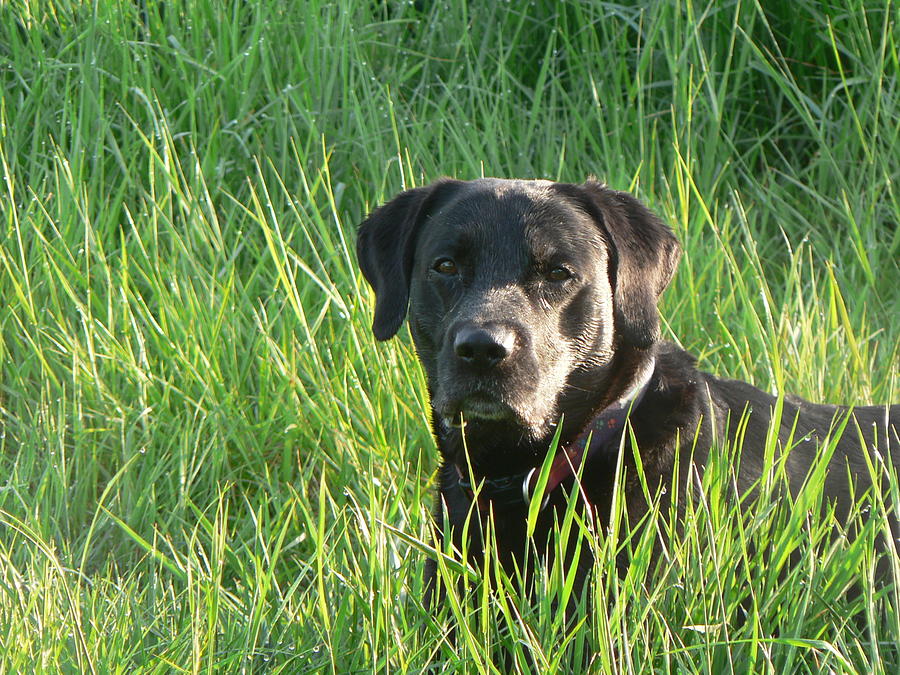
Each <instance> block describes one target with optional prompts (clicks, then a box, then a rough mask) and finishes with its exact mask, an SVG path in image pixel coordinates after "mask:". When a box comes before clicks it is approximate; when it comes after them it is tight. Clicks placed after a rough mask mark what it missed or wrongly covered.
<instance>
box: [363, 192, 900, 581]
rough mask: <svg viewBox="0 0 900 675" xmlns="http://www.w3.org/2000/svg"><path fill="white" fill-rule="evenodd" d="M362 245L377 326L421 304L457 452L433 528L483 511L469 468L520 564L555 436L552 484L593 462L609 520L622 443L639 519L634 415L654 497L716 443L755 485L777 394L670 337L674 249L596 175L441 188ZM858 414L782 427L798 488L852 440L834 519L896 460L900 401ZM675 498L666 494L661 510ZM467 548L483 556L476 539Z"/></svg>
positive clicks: (438, 412) (834, 488) (378, 221)
mask: <svg viewBox="0 0 900 675" xmlns="http://www.w3.org/2000/svg"><path fill="white" fill-rule="evenodd" d="M357 251H358V256H359V262H360V266H361V268H362V271H363V274H364V275H365V277H366V279H367V280H368V281H369V283H370V284H371V285H372V287H373V288H374V290H375V294H376V307H375V320H374V324H373V331H374V333H375V336H376V337H377V338H378V339H380V340H385V339H388V338H390V337H392V336H393V335H394V334H395V333H396V332H397V330H398V329H399V327H400V325H401V323H402V321H403V319H404V317H405V316H406V313H407V305H408V306H409V322H410V330H411V332H412V336H413V340H414V342H415V345H416V350H417V353H418V356H419V358H420V360H421V361H422V364H423V366H424V368H425V372H426V375H427V378H428V387H429V394H430V397H431V405H432V411H433V415H432V419H433V431H434V435H435V437H436V439H437V443H438V447H439V449H440V452H441V455H442V457H443V466H442V468H441V471H440V492H439V495H438V498H437V511H438V513H437V523H438V524H440V523H441V522H442V521H443V516H444V513H446V516H447V519H448V521H449V523H450V525H451V527H452V528H453V531H454V532H455V533H456V534H455V535H454V536H459V533H460V532H462V531H463V523H464V521H465V519H466V517H467V514H468V513H469V512H470V510H471V507H472V499H473V492H472V490H471V489H470V488H469V485H470V482H471V478H474V479H475V481H476V482H478V481H482V480H483V481H484V486H485V487H483V488H482V492H481V493H480V495H481V497H480V507H481V508H482V511H483V512H484V513H486V512H487V510H488V508H490V509H491V510H493V512H494V520H495V532H496V535H497V545H498V547H499V551H498V553H499V554H500V557H501V560H503V561H504V562H512V561H516V562H517V563H521V562H522V560H521V557H522V555H523V554H524V552H525V550H526V535H525V527H526V513H527V510H528V499H529V496H530V495H529V492H530V491H531V489H532V488H533V486H534V482H535V481H534V473H533V472H531V471H530V470H531V469H534V468H535V467H538V466H540V465H541V463H542V461H543V459H544V457H545V455H546V453H547V450H548V447H550V445H551V442H552V439H553V437H554V435H555V434H556V433H557V432H558V433H559V448H560V449H561V450H560V455H559V457H561V458H562V460H561V461H557V462H555V463H554V471H555V470H556V468H558V467H559V466H562V467H563V468H561V469H560V474H561V476H562V477H561V478H560V479H559V480H558V482H557V483H558V484H563V483H565V484H567V485H570V484H571V482H569V483H566V480H569V479H571V477H572V473H574V472H576V471H577V470H578V467H579V464H580V463H581V462H582V461H583V462H584V466H583V469H582V471H583V472H582V477H581V489H582V496H583V497H584V502H585V503H587V504H589V505H591V506H592V508H593V509H594V516H595V517H596V518H597V519H599V520H600V521H601V524H602V521H603V519H604V518H606V517H607V514H608V513H609V509H610V504H611V499H612V494H613V491H614V479H615V476H616V467H617V462H618V461H619V460H620V457H619V449H620V447H622V448H624V451H623V454H622V455H621V463H622V465H623V474H622V475H623V476H624V480H625V486H624V495H625V502H626V503H625V508H626V512H627V514H628V517H629V519H630V520H632V521H635V520H636V519H638V518H640V516H641V515H642V514H643V513H645V512H646V510H647V508H648V504H647V501H646V498H645V496H644V494H645V492H644V490H643V488H642V486H641V485H640V484H639V482H638V478H637V475H638V472H637V470H636V466H635V456H634V452H633V448H632V444H631V442H630V437H629V439H627V441H628V442H626V443H624V445H623V444H622V443H621V437H622V427H623V423H624V416H625V415H626V414H629V418H628V419H629V422H630V425H631V429H632V430H633V434H634V441H635V442H636V444H637V448H638V449H639V456H640V461H641V465H642V471H643V475H644V476H645V478H646V484H647V485H648V486H649V487H650V490H651V493H652V492H655V490H656V489H657V488H659V487H660V486H668V485H669V484H670V482H671V477H672V476H673V474H674V472H675V471H676V470H677V475H678V476H679V478H680V481H681V483H682V485H684V484H685V481H687V480H690V479H691V476H695V477H696V475H697V472H696V471H695V470H694V467H700V468H702V467H703V466H705V464H706V461H707V457H708V454H709V451H710V449H711V448H712V447H714V446H715V445H723V444H726V443H735V442H737V443H740V446H741V448H740V461H739V466H738V467H736V470H735V474H736V478H737V480H736V483H737V485H736V487H737V492H738V494H744V493H746V492H747V491H749V490H751V489H752V488H753V486H754V485H755V484H757V482H758V481H759V479H760V477H761V473H762V472H763V468H764V448H765V446H766V437H767V434H769V433H770V431H769V428H770V425H771V419H772V415H773V411H775V410H776V404H777V399H776V397H774V396H771V395H769V394H767V393H765V392H763V391H761V390H759V389H756V388H755V387H752V386H751V385H749V384H746V383H744V382H739V381H735V380H724V379H720V378H717V377H715V376H712V375H709V374H707V373H703V372H700V371H698V370H697V369H696V367H695V365H694V359H693V357H691V356H690V355H689V354H687V353H686V352H684V351H683V350H681V349H680V348H678V347H676V346H675V345H672V344H670V343H665V342H660V341H659V322H658V316H657V309H656V305H657V299H658V297H659V294H660V293H661V292H662V291H663V290H664V288H665V287H666V285H667V284H668V283H669V281H670V279H671V277H672V275H673V273H674V270H675V266H676V264H677V261H678V257H679V255H680V253H679V247H678V243H677V241H676V240H675V238H674V236H673V235H672V233H671V230H670V229H669V228H668V227H666V226H665V225H663V223H661V222H660V221H659V220H658V219H657V218H656V217H655V216H654V215H653V214H652V213H650V212H649V211H648V210H647V209H646V208H645V207H644V206H643V205H642V204H640V203H639V202H638V201H637V200H635V199H634V198H633V197H631V196H630V195H628V194H626V193H621V192H615V191H612V190H609V189H608V188H606V187H604V186H603V185H601V184H599V183H595V182H587V183H585V184H584V185H571V184H563V183H550V182H546V181H512V180H499V179H482V180H477V181H472V182H460V181H451V180H444V181H439V182H437V183H434V184H432V185H430V186H428V187H424V188H417V189H414V190H408V191H406V192H404V193H402V194H400V195H399V196H398V197H396V198H395V199H394V200H393V201H391V202H389V203H387V204H386V205H384V206H382V207H381V208H379V209H377V210H375V211H374V212H373V213H372V214H371V215H370V216H369V218H368V219H367V220H366V221H365V222H364V223H363V224H362V226H361V229H360V231H359V238H358V242H357ZM629 410H630V413H629ZM610 411H612V412H610ZM847 415H848V409H846V408H839V407H837V406H829V405H816V404H812V403H809V402H806V401H802V400H800V399H797V398H794V397H785V399H784V402H783V409H782V411H781V420H780V426H779V428H778V437H779V447H780V451H781V452H786V451H789V454H788V455H787V457H786V458H785V460H784V461H785V467H786V473H787V475H788V477H789V481H790V483H791V488H792V489H799V487H800V485H801V484H802V482H803V481H804V479H805V478H806V476H807V473H808V470H809V468H810V466H812V465H813V463H814V460H815V458H816V456H817V455H818V453H819V452H820V451H821V447H822V442H823V441H824V440H825V439H826V438H827V437H829V436H834V437H837V438H838V440H837V442H836V443H835V444H834V453H833V455H832V457H831V460H830V463H829V465H828V469H829V470H828V472H827V474H826V477H825V479H824V480H825V486H824V492H825V494H826V495H827V496H828V498H829V499H830V500H833V501H835V502H836V503H837V513H838V515H839V516H841V515H844V514H846V513H847V511H848V510H849V507H850V503H849V502H850V498H849V494H850V487H851V486H854V488H855V491H856V494H860V493H861V492H862V491H864V490H865V489H866V487H867V486H869V485H870V484H871V478H870V476H871V471H870V469H869V464H868V463H867V457H868V461H871V462H874V463H875V464H876V465H879V462H881V460H884V461H885V462H887V465H891V464H892V465H893V466H900V439H898V433H900V405H895V406H871V407H856V408H854V409H853V410H852V412H850V413H849V415H850V417H849V418H848V417H847ZM843 422H846V425H845V426H843V424H842V423H843ZM558 424H561V425H562V429H557V425H558ZM463 425H464V429H465V431H464V433H465V439H463ZM601 427H602V428H603V429H606V428H607V427H609V429H612V431H610V432H609V433H606V432H603V433H599V431H598V430H600V428H601ZM588 430H592V434H591V440H590V442H588V440H587V439H586V435H587V431H588ZM464 441H465V442H464ZM875 450H877V452H873V451H875ZM564 453H565V456H564ZM879 458H881V459H879ZM566 463H570V464H572V466H571V467H570V468H569V470H568V472H567V471H566V468H565V466H563V465H564V464H566ZM880 466H881V467H882V468H883V466H884V464H881V465H880ZM510 484H511V485H512V490H510V489H509V485H510ZM555 487H556V485H554V484H553V482H551V485H550V490H549V494H547V495H546V497H547V499H548V504H547V505H546V507H545V508H543V510H542V511H541V515H540V517H539V519H538V523H537V528H536V531H535V534H534V536H535V539H536V540H538V541H540V540H541V539H542V538H545V537H546V536H547V535H548V533H549V532H550V531H551V530H552V527H553V522H554V518H555V517H556V516H555V512H556V507H557V506H559V505H560V504H563V503H565V498H564V493H565V492H567V490H563V489H553V488H555ZM662 492H665V491H662ZM671 493H672V491H668V493H667V494H661V495H660V497H659V498H660V499H662V500H663V502H664V503H663V504H662V512H668V504H666V503H665V502H666V501H667V500H668V499H669V498H670V496H671ZM518 495H522V496H521V498H519V497H518ZM445 509H446V511H445ZM892 526H894V527H896V523H892ZM469 531H470V532H472V533H473V534H471V535H470V536H472V537H477V536H478V534H477V528H470V529H469ZM898 534H900V532H898V531H895V534H894V536H895V538H896V536H897V535H898ZM468 544H469V545H468V549H469V550H470V551H475V552H476V555H477V552H478V551H480V542H478V541H477V540H475V539H473V540H472V541H470V542H469V543H468ZM427 569H429V570H430V571H429V573H428V574H429V576H431V575H433V572H434V569H433V566H431V567H429V568H427Z"/></svg>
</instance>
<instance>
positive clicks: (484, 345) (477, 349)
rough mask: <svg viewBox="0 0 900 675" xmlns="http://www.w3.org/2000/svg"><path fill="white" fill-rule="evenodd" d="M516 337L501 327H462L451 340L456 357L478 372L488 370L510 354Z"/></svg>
mask: <svg viewBox="0 0 900 675" xmlns="http://www.w3.org/2000/svg"><path fill="white" fill-rule="evenodd" d="M515 345H516V336H515V334H514V333H513V332H512V331H511V330H509V329H508V328H503V327H502V326H476V325H467V326H463V327H462V328H460V329H459V331H458V332H457V333H456V337H455V338H454V340H453V351H454V352H455V353H456V356H457V357H458V358H459V359H460V360H461V361H463V362H464V363H466V364H467V365H470V366H472V367H473V368H476V369H478V370H488V369H489V368H493V367H494V366H496V365H497V364H498V363H500V362H501V361H503V360H504V359H506V358H507V357H509V355H510V354H512V352H513V349H514V348H515Z"/></svg>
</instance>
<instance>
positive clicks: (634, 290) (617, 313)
mask: <svg viewBox="0 0 900 675" xmlns="http://www.w3.org/2000/svg"><path fill="white" fill-rule="evenodd" d="M575 187H576V188H577V189H579V191H580V192H582V194H583V195H584V198H585V199H584V200H583V203H584V205H585V206H586V207H587V210H588V213H589V214H590V215H591V216H592V217H593V218H594V220H596V221H597V223H598V224H599V225H600V227H601V228H602V229H603V231H604V232H605V233H606V234H607V236H608V239H609V241H610V243H611V245H612V248H613V250H612V255H611V258H612V260H611V263H612V266H613V269H614V277H613V279H612V281H613V288H614V296H613V305H614V307H613V316H614V319H615V321H616V333H617V335H619V336H620V338H621V339H624V340H626V341H627V342H629V343H631V344H633V345H635V346H637V347H639V348H642V349H647V348H649V347H650V346H651V345H652V344H653V343H654V342H656V340H657V339H658V338H659V315H658V313H657V310H656V303H657V301H658V300H659V296H660V294H661V293H662V292H663V291H664V290H665V288H666V286H668V285H669V282H670V281H671V280H672V275H673V274H674V273H675V267H676V266H677V265H678V259H679V258H680V257H681V247H680V246H679V245H678V240H677V239H675V235H674V234H672V230H671V229H670V228H669V226H668V225H665V224H664V223H663V222H662V221H661V220H660V219H659V218H658V217H656V215H654V214H653V213H652V212H651V211H650V210H649V209H648V208H647V207H646V206H644V205H643V204H641V203H640V202H639V201H638V200H637V199H635V198H634V197H632V196H631V195H630V194H628V193H627V192H617V191H615V190H610V189H609V188H608V187H606V186H605V185H603V184H602V183H598V182H597V181H592V180H589V181H587V182H585V183H584V184H583V185H580V186H575Z"/></svg>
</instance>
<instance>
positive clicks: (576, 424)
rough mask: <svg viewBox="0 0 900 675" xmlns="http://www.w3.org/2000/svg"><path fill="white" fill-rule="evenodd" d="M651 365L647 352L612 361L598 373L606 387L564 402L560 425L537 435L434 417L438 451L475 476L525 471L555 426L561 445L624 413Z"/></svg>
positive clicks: (636, 399) (536, 462) (538, 459)
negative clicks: (621, 362)
mask: <svg viewBox="0 0 900 675" xmlns="http://www.w3.org/2000/svg"><path fill="white" fill-rule="evenodd" d="M631 363H634V362H633V361H632V362H631ZM655 367H656V359H655V358H654V356H653V355H652V354H650V355H648V357H645V358H644V359H641V360H640V361H639V365H638V367H637V368H633V367H632V368H629V369H627V370H625V369H624V368H621V367H620V368H615V367H614V368H613V369H611V371H610V372H609V373H608V374H607V376H606V377H603V378H600V379H601V381H603V383H604V386H603V388H602V390H601V391H603V392H605V393H594V394H593V395H592V396H590V398H586V400H585V401H584V403H583V404H582V405H580V406H577V405H576V406H573V405H567V406H565V409H566V410H568V411H569V412H567V413H566V416H565V417H564V418H563V419H561V420H560V424H562V425H563V428H562V429H561V430H558V429H557V428H556V425H553V427H552V428H550V429H549V430H548V433H546V434H545V435H544V436H543V437H541V438H529V437H527V436H526V435H525V433H524V432H523V433H521V434H520V435H519V436H518V437H516V436H515V434H511V433H510V432H509V429H508V428H500V427H499V426H498V427H497V428H494V426H493V425H491V424H476V423H470V424H469V425H468V426H467V427H466V429H465V430H463V429H460V428H457V427H447V426H445V425H442V424H441V423H440V422H437V423H436V424H435V433H436V434H437V436H438V440H439V446H440V449H441V452H442V454H443V456H444V459H445V460H447V461H448V462H450V463H451V464H454V465H455V466H456V467H457V469H458V470H459V472H460V473H462V474H464V475H472V476H474V477H476V478H478V479H481V478H498V479H499V478H503V477H507V476H510V475H520V474H522V473H523V472H524V473H527V472H528V471H529V470H531V469H533V468H535V467H539V466H540V465H541V463H542V462H543V461H544V458H545V457H546V455H547V450H548V448H549V447H550V445H551V443H552V442H553V439H554V437H555V436H556V434H557V431H559V443H558V447H559V448H560V450H562V449H563V448H571V447H573V446H575V445H577V444H578V443H579V442H584V441H586V440H587V437H588V434H589V433H590V432H591V431H592V430H594V434H595V436H597V425H598V424H601V425H602V424H608V423H609V419H608V418H609V417H610V416H613V417H616V418H617V419H618V417H619V416H623V417H624V414H627V409H629V408H631V407H634V408H636V407H637V405H638V404H639V403H640V397H641V396H642V395H643V392H644V391H645V390H646V388H647V386H648V384H649V382H650V380H651V378H652V377H653V373H654V370H655ZM581 390H583V388H581ZM596 391H597V390H595V392H596ZM615 392H617V393H615ZM591 399H592V404H591ZM623 410H625V412H623ZM620 433H621V430H618V431H617V432H616V437H617V438H618V437H619V434H620ZM604 442H606V441H604ZM593 446H594V443H593V441H592V447H593Z"/></svg>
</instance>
